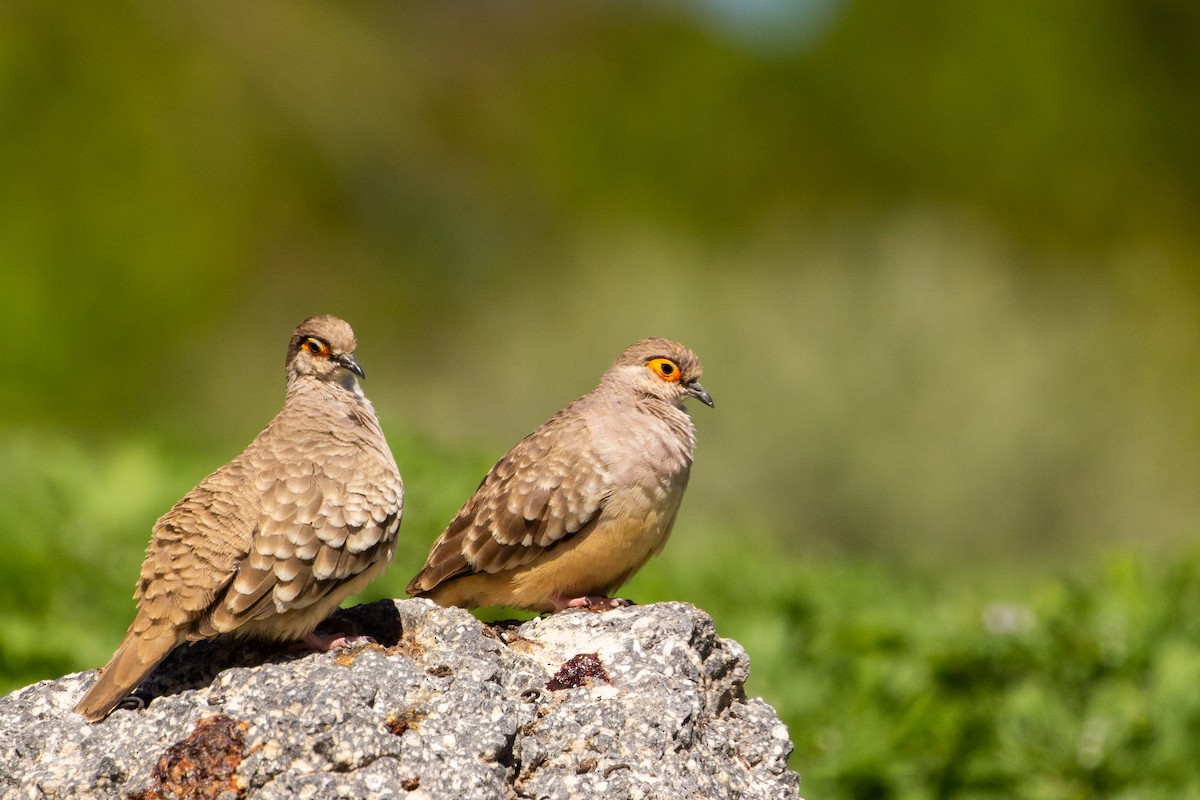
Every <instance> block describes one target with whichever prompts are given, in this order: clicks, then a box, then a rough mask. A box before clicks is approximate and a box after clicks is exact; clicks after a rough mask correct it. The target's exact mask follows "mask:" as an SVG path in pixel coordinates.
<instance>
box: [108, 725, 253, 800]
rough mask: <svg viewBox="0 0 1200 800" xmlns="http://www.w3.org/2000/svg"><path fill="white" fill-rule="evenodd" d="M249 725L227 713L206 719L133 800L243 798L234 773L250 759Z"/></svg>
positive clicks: (176, 746)
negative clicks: (247, 730) (248, 755)
mask: <svg viewBox="0 0 1200 800" xmlns="http://www.w3.org/2000/svg"><path fill="white" fill-rule="evenodd" d="M247 727H248V726H247V724H246V723H245V722H239V721H238V720H235V719H233V718H232V717H227V716H225V715H224V714H216V715H214V716H211V717H205V718H204V719H202V720H200V721H199V722H197V723H196V727H195V728H193V729H192V732H191V733H190V734H188V736H187V738H186V739H184V740H183V741H180V742H176V743H175V744H173V745H171V746H170V747H168V748H167V749H166V751H165V752H164V753H163V754H162V755H161V756H160V757H159V759H158V763H157V764H155V765H154V772H153V773H152V775H151V779H152V780H153V785H152V786H150V787H148V788H146V789H143V790H142V791H140V792H137V793H136V794H133V795H130V800H177V799H182V798H187V800H215V798H217V797H218V796H220V795H221V794H222V793H223V792H233V793H234V796H235V797H242V796H243V795H244V794H245V788H244V787H240V786H238V784H237V780H236V778H235V776H234V773H235V772H237V768H238V766H239V765H240V764H241V763H242V759H244V758H245V757H246V754H247V750H246V736H245V733H246V728H247Z"/></svg>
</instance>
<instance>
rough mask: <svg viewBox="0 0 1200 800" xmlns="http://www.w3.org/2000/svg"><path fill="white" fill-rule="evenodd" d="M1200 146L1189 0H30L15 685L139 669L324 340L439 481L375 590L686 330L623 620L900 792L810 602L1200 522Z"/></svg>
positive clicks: (1045, 563) (9, 400)
mask: <svg viewBox="0 0 1200 800" xmlns="http://www.w3.org/2000/svg"><path fill="white" fill-rule="evenodd" d="M1198 141H1200V8H1198V7H1197V6H1196V5H1195V4H1194V3H1192V2H1187V1H1186V0H1140V1H1139V2H1133V1H1132V0H1104V2H1094V0H1093V1H1092V2H1083V0H1066V1H1065V2H1062V3H1056V4H1053V5H1051V6H1047V5H1045V4H1043V3H1036V2H1032V0H1013V2H1008V3H1003V4H963V3H959V2H954V1H953V0H918V1H917V2H913V3H905V4H890V3H882V2H874V1H873V0H794V1H793V2H788V1H787V0H675V1H674V2H672V1H671V0H662V1H661V2H650V3H637V4H634V3H615V2H607V3H606V2H596V1H595V0H593V1H591V2H585V1H582V0H581V1H578V2H576V1H574V0H572V1H571V2H554V3H516V2H478V3H470V4H460V3H438V2H430V3H411V4H386V3H368V2H349V3H338V4H324V3H317V2H294V3H286V4H284V3H273V2H271V3H246V4H242V3H231V2H219V3H208V2H206V3H201V2H178V3H172V4H161V3H155V2H132V1H126V2H118V3H110V4H103V5H88V4H83V3H80V4H75V5H74V6H73V7H71V8H70V11H69V13H68V12H64V11H63V10H62V9H61V8H50V7H47V6H44V5H42V4H39V3H34V2H26V1H24V0H17V1H16V2H7V3H4V4H2V5H0V176H2V177H0V277H2V284H3V288H2V290H0V315H2V317H3V319H4V321H5V323H6V324H5V329H6V331H7V341H9V346H7V347H6V348H5V350H6V352H7V353H8V355H7V357H6V364H7V367H6V368H5V369H3V370H0V549H2V550H3V552H4V555H5V557H4V558H3V559H0V610H3V617H4V619H2V620H0V679H3V682H0V691H5V690H10V689H12V688H16V687H18V686H20V685H23V684H24V683H27V682H29V681H32V680H36V679H38V678H44V677H53V676H55V675H58V674H61V673H62V672H63V671H66V670H68V669H83V668H88V667H92V666H97V665H99V664H100V663H103V661H104V660H106V658H107V657H108V655H109V654H110V653H111V650H112V648H113V646H114V645H115V643H116V641H117V640H118V638H119V636H120V634H121V632H122V631H123V629H124V627H125V626H126V624H127V623H128V621H129V619H130V618H131V615H132V604H131V602H130V601H129V595H130V592H131V591H132V585H133V582H134V579H135V576H136V573H137V568H138V564H139V563H140V554H141V551H142V550H143V548H144V547H145V543H146V540H147V538H148V536H149V532H150V527H151V525H152V523H153V521H154V519H155V518H156V517H157V516H158V515H159V514H161V513H163V512H164V511H166V510H167V508H169V507H170V505H171V503H173V502H174V501H175V500H176V499H177V498H178V497H179V496H181V495H182V494H183V493H184V492H185V491H186V490H187V489H189V488H190V487H191V486H193V485H194V484H195V483H196V482H197V481H198V480H199V479H200V478H201V477H203V476H204V475H205V474H206V473H207V472H209V471H211V470H212V469H214V468H216V467H217V466H219V465H221V464H222V463H224V462H225V461H227V460H228V459H229V458H231V457H232V456H233V455H235V454H236V453H237V452H238V451H239V450H240V449H241V448H242V447H243V446H244V445H245V444H246V443H247V442H249V440H250V439H251V438H252V437H253V436H254V435H255V434H256V433H257V432H258V431H259V430H260V429H261V427H262V425H263V424H264V423H265V422H266V421H267V420H268V419H269V418H270V417H271V416H272V415H273V414H274V413H275V412H276V411H277V410H278V408H279V406H280V404H281V402H282V398H283V358H284V352H285V348H286V344H287V340H288V337H289V335H290V333H291V330H292V328H293V327H294V326H295V324H296V323H297V322H299V321H300V320H301V319H303V318H304V317H306V316H308V315H310V314H317V313H332V314H337V315H339V316H342V317H344V318H346V319H347V320H349V321H350V322H351V323H352V324H353V326H354V328H355V330H356V332H357V333H358V337H359V350H358V353H359V357H360V360H361V362H362V364H363V366H364V367H365V370H366V373H367V377H368V380H367V381H366V382H365V389H366V391H367V393H368V395H369V396H370V397H371V399H372V401H373V402H374V404H375V407H376V409H377V411H378V412H379V415H380V417H381V419H382V421H383V424H384V428H385V430H386V432H387V434H388V436H389V440H390V442H391V444H392V447H393V450H394V451H395V455H396V460H397V462H398V463H399V465H400V468H401V471H402V473H403V474H404V476H405V480H406V483H407V486H408V496H407V503H406V516H405V522H404V526H403V528H402V531H401V534H402V536H401V538H402V546H401V549H400V550H399V552H398V554H397V558H396V566H395V567H394V568H393V570H391V571H390V572H389V573H388V574H387V576H386V577H384V578H383V579H381V580H380V581H379V582H378V583H377V585H376V586H374V587H372V589H371V592H370V594H369V596H370V597H382V596H401V595H402V592H403V587H404V585H405V583H406V582H407V580H408V578H409V577H411V575H412V574H413V573H414V572H415V571H416V569H417V568H418V567H419V566H420V563H421V561H422V559H423V557H424V555H425V553H426V551H427V549H428V545H429V543H430V542H431V541H432V540H433V539H434V537H435V536H436V535H437V534H438V533H439V532H440V531H441V529H442V527H443V526H444V525H445V523H446V522H447V521H448V520H449V518H450V516H451V515H452V514H453V512H454V510H455V509H456V508H457V506H458V505H459V504H460V503H461V502H462V501H463V500H465V499H466V497H467V496H468V495H469V494H470V492H471V490H472V489H473V488H474V486H475V485H476V484H477V483H478V481H479V478H480V477H481V476H482V474H483V471H485V470H486V469H487V467H488V466H489V465H490V464H491V463H492V462H493V461H494V460H495V459H496V458H497V457H498V456H499V455H500V454H501V453H503V452H504V450H506V449H507V448H508V447H509V446H511V445H512V444H513V443H515V442H516V440H517V439H519V438H520V437H521V436H523V435H524V434H525V433H527V432H529V431H530V430H531V429H532V428H534V427H535V426H536V425H537V424H539V423H540V422H541V421H542V420H544V419H545V418H546V417H547V416H549V415H550V414H551V413H553V412H554V411H555V410H557V409H558V408H559V407H561V406H562V405H564V404H565V403H566V402H568V401H569V400H571V399H573V398H575V397H576V396H578V395H580V394H582V393H584V392H586V391H588V390H589V389H591V388H592V386H594V385H595V383H596V381H597V379H598V377H599V375H600V373H601V372H602V371H603V369H604V368H605V367H606V366H607V365H608V363H609V362H610V361H611V360H612V359H613V358H614V357H615V356H616V355H617V354H618V353H619V352H620V351H621V349H622V348H623V347H624V346H625V345H627V344H628V343H629V342H631V341H633V340H634V339H637V338H640V337H643V336H649V335H655V336H668V337H672V338H676V339H679V340H681V341H683V342H684V343H686V344H688V345H689V346H690V347H692V348H693V349H694V350H695V351H696V352H697V354H698V355H699V356H700V357H701V359H702V360H703V362H704V364H705V368H706V372H705V378H704V384H705V386H706V388H708V390H709V391H710V392H711V393H712V395H713V396H714V397H715V399H716V403H717V405H716V408H715V409H713V410H710V409H707V408H703V407H697V408H695V409H693V413H694V417H695V419H696V423H697V428H698V434H699V450H698V453H697V461H696V465H695V469H694V471H693V477H692V484H691V488H690V489H689V494H688V497H687V499H686V501H685V503H684V508H683V511H682V513H681V517H680V520H679V523H678V525H677V526H676V529H675V534H674V537H673V540H672V542H671V544H670V545H669V546H668V548H667V550H666V552H665V553H664V555H663V556H662V557H661V558H659V559H658V560H656V561H654V562H651V564H650V565H649V566H648V567H647V568H646V569H645V570H643V574H642V575H640V576H639V577H638V578H637V579H636V580H635V582H634V583H633V584H632V585H631V587H630V588H629V589H628V591H626V592H623V593H624V594H627V595H629V596H631V597H634V598H635V599H638V600H640V601H643V602H648V601H651V600H657V599H682V600H688V601H690V602H694V603H696V604H697V605H700V606H702V607H705V608H706V609H709V610H710V611H712V613H714V616H716V618H717V621H718V625H719V626H720V629H721V631H722V633H723V634H725V635H728V636H733V637H735V638H738V639H739V641H742V642H743V644H745V645H746V646H747V649H748V650H749V651H750V655H751V659H752V663H753V664H754V667H755V673H754V675H755V676H759V677H757V678H756V677H752V679H751V686H750V691H751V693H752V694H757V693H762V694H764V695H766V698H767V700H768V701H769V702H772V703H773V704H775V705H777V706H779V707H781V709H782V710H783V711H784V712H785V718H787V720H788V722H789V724H790V725H791V726H792V730H793V737H794V738H795V739H796V741H797V747H798V750H797V756H796V757H794V758H793V766H794V767H795V768H796V769H798V770H799V771H800V772H801V774H802V776H805V780H806V782H807V781H809V780H810V777H811V779H812V781H815V782H814V783H810V784H809V786H810V789H811V788H812V787H816V788H817V789H822V788H823V789H824V792H823V793H825V794H831V795H833V794H838V793H841V794H842V795H843V796H888V792H892V793H893V794H903V793H904V792H903V791H901V790H900V788H897V787H901V785H902V784H901V778H898V777H895V776H892V777H890V778H888V779H887V781H891V782H890V783H888V782H887V781H885V782H884V783H872V782H871V781H870V780H868V781H867V782H866V783H863V781H862V780H860V779H859V778H861V775H859V773H854V774H855V775H857V776H858V777H855V778H853V780H851V779H844V774H843V773H838V775H834V772H835V768H834V766H832V765H834V764H839V763H842V762H839V761H838V759H839V758H842V759H845V758H846V756H845V753H846V751H847V750H848V748H849V747H850V745H849V744H847V742H848V741H849V740H852V739H853V735H852V733H851V730H852V729H853V724H852V722H851V721H848V720H849V718H843V719H841V720H840V721H839V720H834V721H829V720H826V721H825V722H823V723H822V725H821V726H818V728H816V729H814V730H812V731H809V730H808V728H807V727H806V725H807V724H808V718H807V717H806V716H805V715H806V714H808V713H809V712H812V713H818V712H816V711H814V709H821V708H828V707H830V706H829V705H828V703H827V702H826V700H827V698H826V699H825V700H823V699H822V696H821V695H820V694H819V693H818V694H813V695H812V696H811V697H809V695H808V694H805V692H808V691H809V690H808V689H805V688H804V687H798V686H797V684H796V683H795V682H794V675H795V674H796V673H795V671H796V670H797V669H800V667H799V666H797V663H796V662H797V661H798V660H799V659H800V656H799V655H798V653H799V652H800V650H802V649H803V648H806V647H809V646H811V642H812V641H813V640H814V638H816V639H819V638H820V635H821V630H823V629H815V628H807V627H805V625H810V624H812V625H817V624H818V623H814V622H813V619H815V618H816V617H814V616H813V615H814V614H816V612H815V611H813V609H815V608H825V607H830V608H832V607H833V606H837V607H839V608H844V607H845V606H846V604H847V603H853V602H855V599H854V598H861V597H871V596H874V597H875V600H874V601H872V602H878V603H880V604H883V605H885V606H886V605H887V604H888V603H889V602H891V600H889V598H892V599H895V598H898V597H901V596H903V597H905V598H907V600H905V602H906V603H908V605H905V606H904V614H903V615H904V616H906V617H907V618H908V619H910V620H911V619H913V618H914V617H917V618H920V617H924V616H925V614H924V612H923V611H921V610H918V609H922V608H926V606H923V605H922V603H925V602H927V601H928V602H930V603H935V602H941V603H945V602H946V601H945V598H947V597H952V596H955V592H958V591H959V590H960V589H962V587H976V588H977V587H981V586H982V587H990V586H1002V587H1018V588H1016V589H1005V590H1004V591H1010V593H1015V594H1016V595H1019V594H1020V593H1021V592H1022V591H1025V587H1029V586H1033V585H1037V581H1038V580H1040V579H1041V577H1040V576H1045V575H1060V574H1066V575H1072V574H1075V573H1076V572H1077V571H1079V570H1085V569H1087V567H1088V565H1092V564H1097V563H1103V562H1104V560H1105V559H1107V558H1111V557H1112V554H1113V553H1117V554H1119V555H1118V556H1117V557H1118V558H1124V557H1126V554H1130V557H1134V558H1142V557H1144V556H1147V554H1148V555H1149V557H1152V558H1158V557H1162V555H1163V554H1175V553H1179V552H1186V551H1188V549H1189V547H1190V542H1191V541H1192V540H1193V539H1194V538H1195V535H1196V532H1197V528H1198V524H1200V492H1198V491H1197V487H1198V486H1200V414H1198V413H1197V412H1198V411H1200V369H1197V364H1198V363H1200V226H1198V225H1197V221H1198V219H1200V216H1198V212H1200V147H1197V142H1198ZM1139 563H1140V562H1139ZM1097 580H1100V579H1097ZM939 581H940V582H939ZM947 581H951V582H952V583H953V587H957V588H946V586H947V584H946V583H945V582H947ZM813 582H816V583H813ZM764 587H765V588H764ZM855 587H858V588H855ZM880 587H890V588H888V589H886V590H881V589H880ZM860 589H861V591H860ZM809 590H811V593H810V594H807V595H806V594H805V592H808V591H809ZM962 590H963V591H966V589H962ZM822 591H827V592H828V593H831V594H828V597H830V598H834V597H836V598H837V599H828V600H827V601H826V600H821V599H820V597H818V595H820V596H821V597H824V596H825V595H821V592H822ZM997 591H1000V590H997ZM971 597H972V599H971V600H969V601H964V603H965V606H964V605H963V604H959V605H958V606H954V608H959V607H966V608H967V609H968V610H967V611H965V612H963V616H962V618H963V619H970V620H973V622H971V623H970V624H971V625H975V624H976V623H977V622H978V614H979V608H983V607H984V605H985V604H986V603H987V602H990V600H989V599H988V598H986V597H983V596H977V595H971ZM814 598H817V599H814ZM895 602H897V603H899V602H900V601H899V600H896V601H895ZM822 603H826V604H827V605H822ZM971 603H977V605H978V607H976V606H972V605H971ZM1029 604H1031V605H1036V603H1035V602H1034V601H1032V600H1030V601H1029V602H1028V603H1026V602H1025V600H1021V601H1020V603H1019V606H1020V607H1021V608H1024V607H1025V605H1029ZM940 607H944V606H940ZM988 607H990V606H988ZM872 608H874V607H872ZM805 609H807V610H805ZM865 613H874V612H873V611H871V610H870V609H868V610H867V612H865ZM951 613H957V612H951ZM1021 613H1024V612H1021ZM817 616H818V617H819V615H817ZM1016 618H1021V619H1023V617H1021V616H1020V614H1018V616H1017V617H1016ZM821 619H824V618H823V617H821ZM964 624H966V623H964ZM818 627H819V626H818ZM789 637H791V638H789ZM797 648H799V649H797ZM756 680H757V681H758V683H756ZM789 681H793V682H792V683H789ZM804 686H808V687H811V686H812V682H806V683H805V684H804ZM804 698H808V700H805V699H804ZM809 700H811V702H809ZM806 703H807V704H806ZM1080 724H1081V725H1082V724H1083V723H1080ZM839 726H840V727H839ZM847 726H848V727H847ZM835 728H836V735H833V736H832V738H831V735H830V734H829V731H830V730H835ZM887 747H890V748H891V749H892V752H895V747H896V745H895V742H894V741H893V742H892V743H891V744H890V745H888V746H887ZM886 749H887V748H886V747H885V748H884V750H886ZM1089 752H1090V751H1089ZM839 754H840V755H839ZM1072 757H1074V756H1072ZM1076 761H1078V758H1077V759H1076ZM888 768H890V767H888ZM881 769H883V767H881ZM905 774H907V773H905ZM914 780H915V779H914ZM823 781H824V782H823ZM839 781H840V782H839ZM855 781H858V782H855ZM903 785H904V786H907V785H908V784H903ZM881 786H882V787H883V790H881V791H883V793H882V794H872V791H875V790H877V789H879V788H880V787H881ZM864 787H865V788H864ZM889 787H890V788H889ZM1010 788H1011V787H1010ZM914 796H921V795H920V794H918V795H914ZM942 796H945V795H944V794H943V795H942Z"/></svg>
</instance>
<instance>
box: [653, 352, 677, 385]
mask: <svg viewBox="0 0 1200 800" xmlns="http://www.w3.org/2000/svg"><path fill="white" fill-rule="evenodd" d="M646 366H647V367H648V368H649V370H650V371H651V372H653V373H654V374H655V375H657V376H658V377H660V378H662V379H663V380H664V381H666V382H667V383H675V382H676V381H678V380H679V378H680V377H681V376H682V375H683V373H682V371H681V370H680V369H679V365H678V364H676V363H675V362H674V361H672V360H671V359H669V358H652V359H650V360H649V361H647V362H646Z"/></svg>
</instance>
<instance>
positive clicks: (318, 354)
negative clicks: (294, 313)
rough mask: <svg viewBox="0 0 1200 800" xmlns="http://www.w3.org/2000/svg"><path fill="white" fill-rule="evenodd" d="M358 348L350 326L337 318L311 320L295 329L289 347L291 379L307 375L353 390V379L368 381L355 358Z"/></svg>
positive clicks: (354, 382) (288, 371)
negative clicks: (364, 378)
mask: <svg viewBox="0 0 1200 800" xmlns="http://www.w3.org/2000/svg"><path fill="white" fill-rule="evenodd" d="M356 344H357V341H356V340H355V338H354V331H353V330H352V329H351V328H350V325H349V323H347V322H345V321H343V320H340V319H338V318H337V317H330V316H319V317H309V318H308V319H306V320H304V322H301V323H300V324H299V325H298V326H297V327H296V330H295V332H294V333H293V334H292V341H291V344H289V345H288V354H287V373H288V379H289V380H291V379H292V378H293V377H295V376H302V375H304V376H310V377H313V378H316V379H317V380H321V381H335V382H337V383H340V384H342V385H343V386H345V387H346V388H347V389H354V388H355V387H356V386H357V383H356V381H355V379H354V376H356V375H357V376H358V377H359V378H363V377H366V376H365V375H364V374H363V370H362V367H360V366H359V365H358V359H356V358H355V357H354V347H355V345H356Z"/></svg>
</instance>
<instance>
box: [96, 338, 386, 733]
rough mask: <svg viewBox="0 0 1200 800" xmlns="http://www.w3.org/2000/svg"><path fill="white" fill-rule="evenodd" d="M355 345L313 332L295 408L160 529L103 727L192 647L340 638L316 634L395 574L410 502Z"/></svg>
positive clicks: (294, 353) (290, 370)
mask: <svg viewBox="0 0 1200 800" xmlns="http://www.w3.org/2000/svg"><path fill="white" fill-rule="evenodd" d="M354 347H355V339H354V332H353V331H352V330H351V329H350V326H349V325H347V324H346V323H345V322H343V321H342V320H340V319H337V318H336V317H329V316H321V317H310V318H309V319H306V320H305V321H304V322H302V323H300V325H299V327H297V328H296V331H295V333H294V334H293V335H292V339H291V343H290V344H289V346H288V353H287V363H286V372H287V399H286V402H285V403H284V405H283V410H281V411H280V412H279V414H278V415H277V416H276V417H275V418H274V419H273V420H271V422H270V423H268V425H267V427H266V428H264V429H263V431H262V433H260V434H259V435H258V437H257V438H256V439H255V440H254V441H253V442H251V443H250V446H249V447H247V448H246V449H245V450H244V451H243V452H242V453H241V455H239V456H238V457H237V458H235V459H234V460H233V461H231V462H229V463H228V464H226V465H225V466H223V467H221V468H220V469H219V470H217V471H216V472H214V473H212V474H211V475H209V476H208V477H207V478H205V479H204V480H203V481H201V482H200V485H198V486H197V487H196V488H195V489H193V490H192V491H190V492H188V493H187V494H186V495H185V496H184V497H183V499H182V500H180V501H179V502H178V503H176V504H175V506H174V507H173V508H172V509H171V510H170V511H168V512H167V513H166V514H164V515H163V516H162V517H161V518H160V519H159V520H158V522H157V523H155V525H154V533H153V536H152V537H151V540H150V546H149V547H148V548H147V550H146V559H145V561H144V562H143V563H142V572H141V578H140V579H139V581H138V585H137V591H136V592H135V594H134V597H135V598H136V599H137V604H138V612H137V615H136V616H135V617H134V620H133V624H131V625H130V626H129V631H128V633H126V634H125V638H124V640H123V641H122V642H121V644H120V646H119V647H118V648H117V651H116V653H115V654H113V657H112V660H111V661H109V663H108V666H107V667H105V668H104V670H103V672H102V674H101V676H100V679H99V680H98V681H97V682H96V683H95V684H94V685H93V686H92V688H91V689H90V690H88V692H87V694H85V695H84V696H83V699H82V700H80V701H79V704H78V705H77V706H76V708H75V710H76V711H78V712H79V713H81V714H83V716H84V717H85V718H86V719H87V720H88V721H89V722H94V721H96V720H100V719H103V718H104V717H105V716H107V715H108V713H109V712H110V711H111V710H112V709H113V708H114V707H115V706H116V705H117V704H118V703H119V702H120V701H121V699H122V698H124V697H125V695H127V694H128V693H129V692H130V690H132V689H133V688H134V687H135V686H137V684H138V683H139V682H140V681H141V680H142V678H144V677H145V676H146V675H147V674H149V672H150V671H151V670H152V669H154V667H155V666H156V665H157V664H158V663H159V662H160V661H162V659H163V658H165V657H166V655H167V654H168V653H170V652H171V650H173V649H174V648H175V647H176V646H178V645H179V644H181V643H183V642H190V641H196V640H200V639H207V638H210V637H213V636H216V635H217V634H220V633H227V632H231V631H234V632H236V633H237V634H239V635H248V636H254V637H258V638H265V639H279V640H290V639H303V640H305V641H306V642H307V643H309V644H311V645H313V646H318V647H320V646H325V647H328V646H331V645H336V644H338V643H340V642H339V640H337V639H334V638H321V637H317V636H315V635H314V634H313V633H312V631H313V628H315V627H316V626H317V624H318V623H320V622H321V621H322V620H323V619H325V617H327V616H328V615H329V614H330V613H331V612H332V611H333V609H335V608H336V607H337V606H338V604H339V603H341V601H342V600H343V599H344V598H345V597H346V596H347V595H350V594H353V593H354V592H357V591H359V590H361V589H362V588H363V587H365V586H366V585H367V584H368V583H369V582H370V581H371V579H372V578H374V577H375V576H376V575H378V574H379V573H381V572H382V571H383V570H384V569H385V568H386V567H387V565H388V562H390V561H391V558H392V554H393V553H394V552H395V547H396V532H397V531H398V530H399V527H400V514H401V509H402V503H403V485H402V484H401V481H400V473H399V471H398V470H397V469H396V462H395V460H394V459H393V458H392V454H391V451H389V450H388V446H387V442H386V441H385V440H384V437H383V432H382V431H381V430H380V427H379V422H378V420H376V418H375V412H374V410H373V409H372V408H371V403H370V402H369V401H368V400H367V398H366V397H365V396H364V395H363V393H362V390H361V389H360V388H359V386H358V381H357V380H356V379H355V376H356V375H357V376H358V377H362V375H363V372H362V369H361V368H360V367H359V365H358V361H357V360H356V359H355V357H354Z"/></svg>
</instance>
